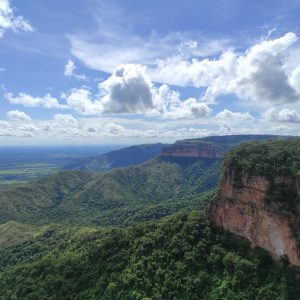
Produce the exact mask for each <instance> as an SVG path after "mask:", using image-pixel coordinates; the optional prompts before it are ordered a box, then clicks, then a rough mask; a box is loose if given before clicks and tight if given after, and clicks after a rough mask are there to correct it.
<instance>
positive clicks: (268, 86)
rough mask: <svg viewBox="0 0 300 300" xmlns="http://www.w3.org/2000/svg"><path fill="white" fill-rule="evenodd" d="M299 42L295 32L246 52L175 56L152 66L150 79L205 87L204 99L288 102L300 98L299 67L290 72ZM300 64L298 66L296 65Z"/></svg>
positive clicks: (230, 51) (231, 51) (232, 51)
mask: <svg viewBox="0 0 300 300" xmlns="http://www.w3.org/2000/svg"><path fill="white" fill-rule="evenodd" d="M296 41H297V36H296V35H295V34H294V33H291V32H289V33H287V34H285V35H284V36H282V37H279V38H277V39H274V40H265V41H262V42H260V43H258V44H255V45H253V46H251V47H250V48H248V49H247V50H246V51H245V52H244V53H237V52H235V51H234V50H232V49H229V50H227V51H225V52H224V53H223V54H222V55H221V56H220V57H219V58H215V59H203V60H199V59H192V60H191V61H188V60H183V59H182V57H180V56H173V57H170V58H168V59H167V60H160V61H158V65H157V67H154V68H152V69H150V75H151V78H155V79H156V80H158V81H160V82H165V83H169V84H175V85H180V86H189V85H190V86H195V87H198V88H199V87H201V88H206V92H205V95H204V99H206V101H211V102H213V101H215V99H216V98H217V97H218V96H220V95H223V94H233V95H235V96H236V97H238V98H239V99H241V100H250V101H255V102H256V103H265V102H269V103H275V104H281V103H288V102H294V101H296V100H299V93H298V91H299V86H300V85H299V77H300V76H299V73H300V71H299V67H298V68H295V69H293V70H292V72H288V70H287V58H288V49H289V48H290V47H291V45H293V44H294V43H295V42H296ZM296 67H297V66H296Z"/></svg>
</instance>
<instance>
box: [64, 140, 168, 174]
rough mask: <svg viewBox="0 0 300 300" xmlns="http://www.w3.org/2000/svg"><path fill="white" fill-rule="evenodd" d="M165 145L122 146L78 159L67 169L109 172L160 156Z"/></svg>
mask: <svg viewBox="0 0 300 300" xmlns="http://www.w3.org/2000/svg"><path fill="white" fill-rule="evenodd" d="M164 146H165V145H164V144H160V143H157V144H144V145H135V146H131V147H128V148H122V149H120V150H115V151H110V152H107V153H105V154H102V155H98V156H93V157H87V158H82V159H76V160H74V161H73V162H72V163H70V164H68V165H66V166H65V169H67V170H83V171H94V172H107V171H109V170H112V169H115V168H121V167H127V166H130V165H138V164H141V163H143V162H145V161H147V160H150V159H152V158H154V157H155V156H158V155H159V154H160V151H161V149H162V148H163V147H164Z"/></svg>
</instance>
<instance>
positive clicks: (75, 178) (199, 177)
mask: <svg viewBox="0 0 300 300" xmlns="http://www.w3.org/2000/svg"><path fill="white" fill-rule="evenodd" d="M220 163H221V161H220V160H219V159H196V160H195V159H184V160H180V159H179V160H167V159H162V158H156V159H154V160H152V161H149V162H147V163H144V164H142V165H139V166H132V167H128V168H121V169H116V170H113V171H111V172H110V173H105V174H100V173H87V172H82V171H65V172H61V173H58V174H55V175H51V176H47V177H43V178H40V179H39V180H37V181H34V182H30V183H27V184H24V185H19V186H12V187H8V188H3V189H1V190H0V223H4V222H7V221H10V220H14V221H18V222H21V223H28V224H49V223H53V222H58V223H68V224H74V225H97V226H99V225H129V224H132V223H135V222H139V221H144V220H152V219H157V218H161V217H163V216H166V215H169V214H172V213H174V212H176V211H178V210H180V209H187V210H191V209H198V208H199V207H200V205H201V204H200V203H201V202H202V200H203V201H204V200H205V199H207V198H208V197H211V193H210V194H203V195H201V194H202V193H203V192H208V191H211V190H212V189H214V188H215V187H216V185H217V182H218V179H219V170H220ZM200 195H201V196H200Z"/></svg>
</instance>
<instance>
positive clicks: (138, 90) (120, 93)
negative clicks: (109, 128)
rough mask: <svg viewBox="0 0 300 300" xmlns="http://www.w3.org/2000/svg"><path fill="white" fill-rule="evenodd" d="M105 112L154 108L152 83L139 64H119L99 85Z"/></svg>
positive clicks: (141, 110) (145, 110)
mask: <svg viewBox="0 0 300 300" xmlns="http://www.w3.org/2000/svg"><path fill="white" fill-rule="evenodd" d="M99 88H100V91H101V94H102V95H103V97H102V104H103V107H104V111H105V112H110V113H141V114H142V113H145V112H148V111H149V110H151V109H154V103H153V90H152V89H153V85H152V83H151V81H150V79H149V78H148V76H147V75H146V73H145V68H144V67H142V66H140V65H132V64H131V65H121V66H119V67H117V68H116V70H115V71H114V72H113V74H112V76H110V77H109V78H108V79H107V80H105V81H104V82H102V83H100V85H99Z"/></svg>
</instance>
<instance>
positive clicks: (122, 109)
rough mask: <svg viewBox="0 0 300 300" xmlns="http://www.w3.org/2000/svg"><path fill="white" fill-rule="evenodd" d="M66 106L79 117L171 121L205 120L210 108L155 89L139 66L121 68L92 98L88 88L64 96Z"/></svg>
mask: <svg viewBox="0 0 300 300" xmlns="http://www.w3.org/2000/svg"><path fill="white" fill-rule="evenodd" d="M63 98H64V99H65V101H66V102H67V105H68V106H69V107H70V108H71V109H73V110H74V111H76V112H77V113H79V114H82V115H100V114H141V115H145V116H160V117H163V118H170V119H193V118H204V117H208V116H209V115H210V113H211V109H210V108H209V106H208V105H207V104H205V103H202V102H200V101H199V100H197V99H195V98H189V99H187V100H182V99H181V98H180V94H179V93H178V92H175V91H172V90H170V88H169V87H168V86H167V85H161V86H160V87H159V88H158V87H156V86H155V85H154V84H153V83H152V82H151V80H150V78H149V77H148V76H147V74H146V69H145V67H143V66H141V65H132V64H127V65H121V66H119V67H117V68H116V69H115V71H114V72H113V74H112V75H111V76H110V77H109V78H108V79H107V80H105V81H103V82H101V83H100V84H99V92H98V94H97V95H93V94H92V93H91V91H90V90H88V89H87V88H84V87H83V88H80V89H72V90H71V91H70V92H69V93H65V94H63Z"/></svg>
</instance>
